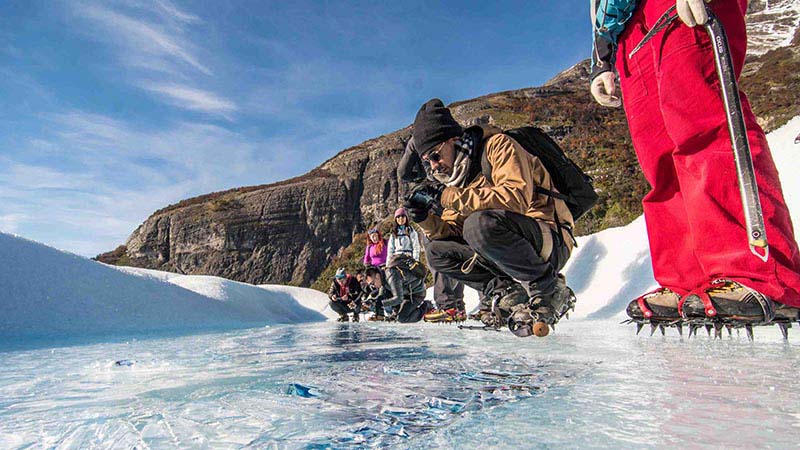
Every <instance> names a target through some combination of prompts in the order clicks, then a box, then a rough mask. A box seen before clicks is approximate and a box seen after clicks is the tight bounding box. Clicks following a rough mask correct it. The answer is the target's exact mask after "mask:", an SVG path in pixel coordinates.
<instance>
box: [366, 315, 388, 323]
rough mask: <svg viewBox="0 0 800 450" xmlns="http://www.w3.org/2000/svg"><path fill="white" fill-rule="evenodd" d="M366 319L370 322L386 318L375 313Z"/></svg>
mask: <svg viewBox="0 0 800 450" xmlns="http://www.w3.org/2000/svg"><path fill="white" fill-rule="evenodd" d="M367 320H369V321H370V322H383V321H384V320H386V317H385V316H379V315H377V314H375V315H373V316H371V317H370V318H369V319H367Z"/></svg>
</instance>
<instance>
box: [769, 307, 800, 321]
mask: <svg viewBox="0 0 800 450" xmlns="http://www.w3.org/2000/svg"><path fill="white" fill-rule="evenodd" d="M798 319H800V308H796V307H794V306H789V305H784V304H783V303H775V318H774V319H773V320H774V321H775V322H778V321H782V322H794V321H797V320H798Z"/></svg>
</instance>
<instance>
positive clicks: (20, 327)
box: [0, 233, 326, 347]
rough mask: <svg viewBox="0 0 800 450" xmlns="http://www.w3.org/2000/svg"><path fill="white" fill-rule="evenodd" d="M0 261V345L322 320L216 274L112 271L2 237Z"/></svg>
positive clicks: (284, 297) (282, 298)
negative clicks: (0, 267) (207, 275)
mask: <svg viewBox="0 0 800 450" xmlns="http://www.w3.org/2000/svg"><path fill="white" fill-rule="evenodd" d="M0 261H5V262H6V264H5V266H4V267H3V270H1V271H0V286H2V287H3V289H2V291H0V311H2V312H3V313H2V314H0V347H4V346H13V345H21V344H24V343H25V342H27V341H31V340H44V341H48V342H51V341H57V342H66V341H69V340H70V339H73V338H79V337H90V336H106V335H116V336H124V335H131V334H151V333H159V332H189V331H199V330H210V329H228V328H242V327H252V326H263V325H272V324H279V323H300V322H311V321H322V320H325V319H326V316H325V315H324V314H321V313H319V312H317V311H316V310H312V309H309V308H305V307H303V306H301V305H300V304H299V303H298V302H297V301H296V300H295V298H294V297H293V296H292V295H291V293H289V292H286V291H271V290H269V289H263V288H260V287H257V286H252V285H248V284H245V283H237V282H234V281H230V280H224V279H222V278H218V277H193V276H185V275H175V274H164V273H158V272H156V271H146V270H143V269H132V268H125V269H122V270H118V269H117V268H114V267H111V266H107V265H105V264H101V263H98V262H95V261H92V260H89V259H86V258H84V257H82V256H78V255H74V254H71V253H66V252H62V251H59V250H56V249H53V248H50V247H47V246H45V245H43V244H38V243H35V242H32V241H29V240H26V239H22V238H19V237H14V236H11V235H8V234H5V233H0ZM137 271H140V272H141V273H139V274H136V275H133V274H132V273H134V272H137ZM165 280H166V281H165Z"/></svg>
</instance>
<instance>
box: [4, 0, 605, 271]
mask: <svg viewBox="0 0 800 450" xmlns="http://www.w3.org/2000/svg"><path fill="white" fill-rule="evenodd" d="M587 3H588V2H587V1H586V0H580V1H578V0H563V1H558V2H553V1H519V2H510V1H508V2H507V1H498V2H475V3H472V2H438V3H433V2H424V1H393V2H391V1H390V2H378V1H371V2H344V1H341V2H306V1H292V2H287V1H281V2H268V1H230V2H221V1H177V0H151V1H139V0H131V1H124V2H123V1H113V0H69V1H32V0H5V1H3V2H0V95H2V104H3V107H2V108H0V230H2V231H6V232H12V233H17V234H19V235H22V236H24V237H26V238H30V239H34V240H38V241H41V242H44V243H47V244H49V245H53V246H55V247H58V248H61V249H65V250H70V251H73V252H76V253H79V254H83V255H88V256H93V255H95V254H97V253H99V252H102V251H106V250H110V249H113V248H114V247H116V245H118V244H121V243H124V241H125V240H126V239H127V237H128V235H129V234H130V232H131V231H133V230H134V229H135V228H136V227H137V226H138V225H139V224H140V223H141V222H142V221H144V219H146V218H147V216H148V215H149V214H150V213H152V212H153V211H154V210H156V209H158V208H161V207H163V206H166V205H167V204H170V203H174V202H177V201H179V200H181V199H183V198H187V197H190V196H195V195H200V194H204V193H207V192H212V191H219V190H224V189H229V188H233V187H238V186H246V185H253V184H262V183H269V182H273V181H279V180H282V179H286V178H289V177H292V176H296V175H300V174H302V173H305V172H307V171H308V170H310V169H312V168H314V167H316V166H317V165H319V164H320V163H321V162H323V161H324V160H326V159H327V158H329V157H331V156H333V155H335V154H336V153H337V152H339V151H340V150H342V149H344V148H346V147H349V146H352V145H355V144H358V143H360V142H362V141H364V140H366V139H369V138H371V137H375V136H378V135H381V134H384V133H387V132H390V131H394V130H396V129H398V128H402V127H404V126H406V125H408V124H409V123H411V121H413V118H414V114H415V113H416V110H417V108H418V107H419V105H420V104H421V103H422V102H424V101H425V100H427V99H429V98H431V97H440V98H442V99H443V100H444V101H445V102H447V103H449V102H453V101H457V100H464V99H467V98H472V97H477V96H480V95H484V94H488V93H491V92H497V91H502V90H508V89H516V88H522V87H528V86H536V85H540V84H542V83H543V82H545V81H546V80H547V79H549V78H550V77H552V76H553V75H555V74H556V73H557V72H559V71H560V70H562V69H564V68H566V67H568V66H570V65H572V64H575V63H576V62H578V61H580V60H582V59H583V58H585V57H588V55H589V52H590V42H589V41H590V24H589V19H588V5H587Z"/></svg>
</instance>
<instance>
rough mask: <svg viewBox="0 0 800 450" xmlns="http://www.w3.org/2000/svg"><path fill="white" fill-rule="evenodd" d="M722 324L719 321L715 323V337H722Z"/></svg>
mask: <svg viewBox="0 0 800 450" xmlns="http://www.w3.org/2000/svg"><path fill="white" fill-rule="evenodd" d="M722 326H723V325H722V324H721V323H719V322H717V323H715V324H714V339H722Z"/></svg>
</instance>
